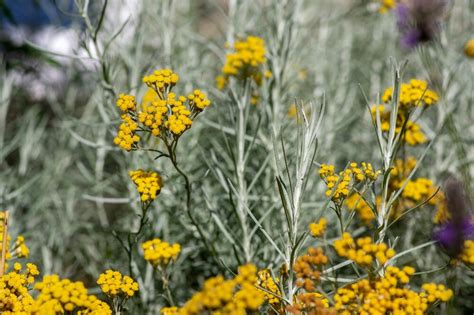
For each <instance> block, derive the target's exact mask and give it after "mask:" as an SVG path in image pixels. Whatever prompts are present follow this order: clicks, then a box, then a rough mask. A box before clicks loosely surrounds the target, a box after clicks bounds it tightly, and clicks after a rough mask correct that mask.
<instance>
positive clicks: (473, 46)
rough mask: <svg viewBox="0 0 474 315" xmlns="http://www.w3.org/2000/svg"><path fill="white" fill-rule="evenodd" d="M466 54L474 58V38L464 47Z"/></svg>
mask: <svg viewBox="0 0 474 315" xmlns="http://www.w3.org/2000/svg"><path fill="white" fill-rule="evenodd" d="M464 53H465V54H466V56H467V57H469V58H474V38H472V39H470V40H468V41H467V42H466V45H465V46H464Z"/></svg>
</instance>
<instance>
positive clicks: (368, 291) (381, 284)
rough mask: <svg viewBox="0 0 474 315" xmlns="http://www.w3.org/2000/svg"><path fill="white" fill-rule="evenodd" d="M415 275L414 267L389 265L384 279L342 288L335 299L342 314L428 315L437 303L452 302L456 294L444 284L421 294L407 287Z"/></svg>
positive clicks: (367, 280) (433, 286) (424, 290)
mask: <svg viewBox="0 0 474 315" xmlns="http://www.w3.org/2000/svg"><path fill="white" fill-rule="evenodd" d="M414 272H415V269H413V268H412V267H404V268H403V269H399V268H397V267H394V266H389V267H387V269H386V270H385V273H384V275H383V276H381V277H378V278H376V279H372V280H369V279H362V280H359V281H357V282H356V283H353V284H351V285H348V286H346V287H343V288H339V289H338V290H337V293H336V295H335V296H334V302H335V308H336V310H337V312H338V314H343V315H350V314H361V315H369V314H370V315H384V314H425V313H426V310H427V309H428V307H429V306H430V305H431V304H433V303H435V302H436V301H441V302H446V301H448V300H449V299H451V297H452V295H453V292H452V291H451V290H449V289H446V288H445V287H444V286H443V285H436V284H433V283H427V284H424V285H423V287H422V288H423V290H422V291H421V292H419V293H418V292H416V291H413V290H410V289H409V288H408V287H407V285H408V283H409V281H410V276H412V275H413V274H414Z"/></svg>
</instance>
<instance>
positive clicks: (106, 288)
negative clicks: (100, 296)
mask: <svg viewBox="0 0 474 315" xmlns="http://www.w3.org/2000/svg"><path fill="white" fill-rule="evenodd" d="M97 284H98V285H99V286H100V289H101V290H102V292H104V293H105V295H107V296H108V297H111V298H114V297H116V296H123V297H125V298H129V297H132V296H134V295H135V292H137V291H138V283H137V282H136V281H135V280H133V279H132V278H131V277H129V276H123V275H122V274H121V273H120V272H118V271H113V270H110V269H109V270H106V271H105V272H104V273H102V274H100V275H99V279H97Z"/></svg>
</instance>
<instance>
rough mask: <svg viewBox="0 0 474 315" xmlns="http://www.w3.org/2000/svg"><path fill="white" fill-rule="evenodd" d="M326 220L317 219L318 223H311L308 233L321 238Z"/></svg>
mask: <svg viewBox="0 0 474 315" xmlns="http://www.w3.org/2000/svg"><path fill="white" fill-rule="evenodd" d="M326 225H327V220H326V219H325V218H321V219H319V221H318V222H313V223H311V224H310V225H309V231H310V233H311V236H313V237H321V236H323V234H324V231H326Z"/></svg>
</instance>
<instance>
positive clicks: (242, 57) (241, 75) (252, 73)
mask: <svg viewBox="0 0 474 315" xmlns="http://www.w3.org/2000/svg"><path fill="white" fill-rule="evenodd" d="M266 61H267V59H266V57H265V41H264V40H263V39H262V38H260V37H255V36H248V37H247V38H246V39H245V40H237V41H236V42H235V43H234V47H233V52H232V53H228V54H227V55H226V59H225V64H224V66H223V67H222V75H219V76H218V77H217V78H216V82H217V87H218V88H219V89H223V88H225V87H226V85H227V83H228V82H229V78H230V77H234V78H237V79H238V80H245V79H252V80H253V81H254V82H255V83H256V84H257V85H261V83H262V78H263V76H265V77H270V76H271V72H269V71H265V72H264V71H263V67H264V65H265V62H266Z"/></svg>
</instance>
